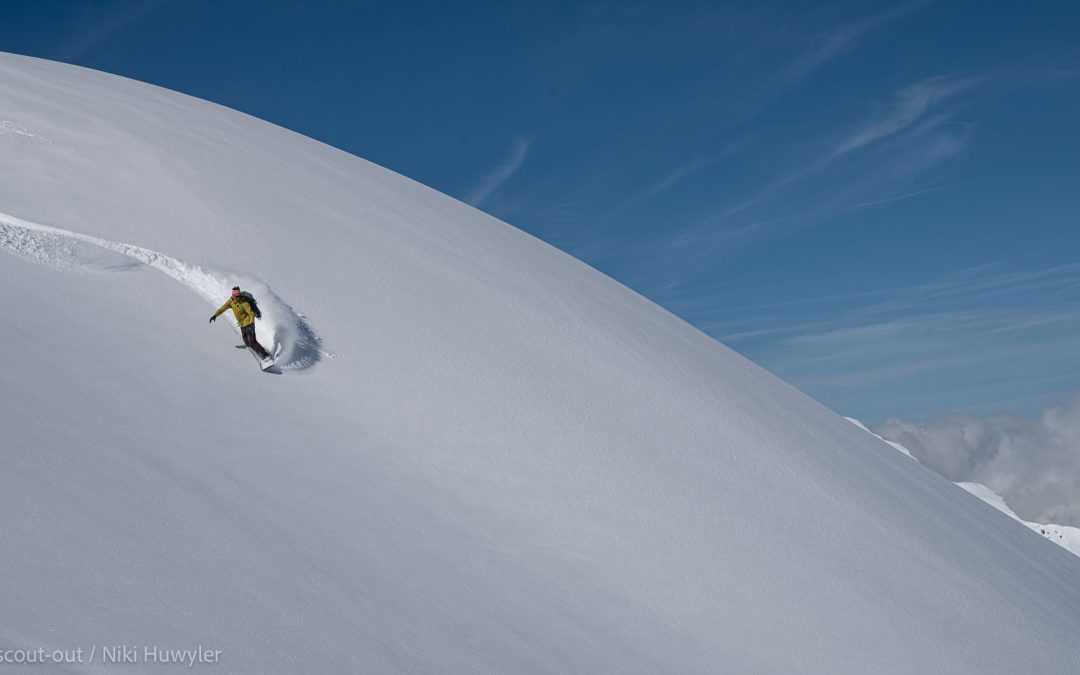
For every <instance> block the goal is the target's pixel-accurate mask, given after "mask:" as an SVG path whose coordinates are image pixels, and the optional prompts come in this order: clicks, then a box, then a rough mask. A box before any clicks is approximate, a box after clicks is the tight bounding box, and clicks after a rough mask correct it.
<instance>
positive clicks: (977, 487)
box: [844, 417, 1080, 556]
mask: <svg viewBox="0 0 1080 675" xmlns="http://www.w3.org/2000/svg"><path fill="white" fill-rule="evenodd" d="M844 419H846V420H847V421H849V422H851V423H852V424H854V425H855V426H857V427H859V428H860V429H862V430H863V431H865V432H866V433H868V434H872V435H873V436H876V437H877V438H880V439H881V440H882V441H884V442H885V443H888V444H889V445H891V446H892V447H894V448H896V449H897V450H899V451H900V452H902V453H904V454H905V455H907V456H908V457H911V458H912V459H915V456H914V455H912V454H911V452H910V451H909V450H908V449H907V448H905V447H904V446H903V445H901V444H899V443H896V442H895V441H890V440H886V439H884V438H882V437H881V436H878V435H877V434H875V433H874V432H873V431H870V429H868V428H867V427H866V425H865V424H863V423H862V422H860V421H859V420H857V419H855V418H853V417H845V418H844ZM915 461H916V462H918V461H919V460H918V459H915ZM956 484H957V485H959V486H960V487H962V488H964V489H965V490H967V491H968V492H970V493H971V494H973V495H975V496H976V497H978V498H979V499H981V500H983V501H984V502H986V503H987V504H989V505H990V506H993V507H994V508H995V509H997V510H998V511H1001V512H1002V513H1004V514H1005V515H1007V516H1009V517H1010V518H1012V519H1013V520H1015V521H1017V522H1018V523H1023V524H1024V525H1026V526H1028V527H1029V528H1030V529H1032V530H1034V531H1035V532H1038V533H1039V534H1041V535H1042V536H1044V537H1046V538H1047V539H1049V540H1050V541H1052V542H1054V543H1055V544H1057V545H1059V546H1061V547H1062V548H1064V549H1065V550H1066V551H1068V552H1070V553H1072V554H1073V555H1076V556H1080V528H1078V527H1071V526H1069V525H1052V524H1051V525H1042V524H1039V523H1030V522H1028V521H1026V520H1023V519H1022V518H1020V516H1018V515H1016V514H1015V513H1013V510H1012V509H1010V508H1009V505H1008V504H1006V503H1005V499H1004V498H1003V497H1002V496H1001V495H999V494H998V493H996V492H994V491H993V490H991V489H990V488H988V487H986V486H985V485H983V484H981V483H963V482H961V483H956Z"/></svg>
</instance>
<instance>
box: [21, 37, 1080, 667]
mask: <svg viewBox="0 0 1080 675" xmlns="http://www.w3.org/2000/svg"><path fill="white" fill-rule="evenodd" d="M0 160H2V161H0V213H2V214H4V215H3V216H0V245H2V246H3V248H4V249H5V250H6V251H7V252H9V253H11V254H14V255H3V256H0V288H2V289H3V292H2V293H0V309H2V312H3V316H4V321H3V322H0V344H2V345H3V346H4V352H3V353H4V357H5V358H4V367H3V368H2V369H0V393H2V396H3V403H4V405H3V406H2V408H0V428H2V432H0V433H2V435H0V462H2V466H3V467H4V470H3V471H0V532H2V533H3V538H2V543H0V598H2V602H0V651H2V650H4V649H33V648H37V647H43V648H49V649H60V648H64V649H74V648H77V647H83V648H85V649H87V650H89V649H90V648H91V647H92V646H94V645H115V644H126V645H135V646H139V647H140V648H141V647H143V646H148V645H152V646H160V647H164V648H194V647H196V646H198V645H201V646H203V647H205V648H208V649H219V650H221V663H222V667H224V668H225V670H226V671H227V672H294V673H295V672H310V673H329V672H397V671H407V672H461V671H480V672H519V671H530V672H677V673H688V672H717V671H720V672H795V671H798V672H829V673H838V672H851V673H865V672H919V673H923V672H959V671H965V672H991V673H993V672H1001V673H1016V672H1045V673H1050V672H1060V673H1064V672H1075V671H1076V670H1077V668H1078V667H1080V643H1077V641H1076V640H1075V636H1076V635H1077V634H1080V559H1077V558H1076V557H1075V556H1072V555H1069V554H1068V553H1067V552H1065V551H1063V550H1061V549H1060V548H1059V547H1057V546H1054V545H1053V544H1051V543H1050V542H1047V541H1044V540H1042V538H1041V537H1039V536H1037V535H1036V534H1034V533H1032V532H1030V531H1028V530H1026V529H1025V528H1021V527H1017V526H1016V524H1015V523H1014V522H1013V521H1012V520H1010V519H1009V518H1007V517H1005V516H1004V515H1002V514H1000V513H998V512H997V511H995V510H994V509H992V508H991V507H989V506H987V505H985V504H983V503H982V502H981V501H979V500H978V499H976V498H974V497H972V496H970V495H968V494H967V493H965V492H963V491H961V490H957V489H955V486H953V485H952V484H951V483H949V482H948V481H946V480H945V479H943V478H940V477H938V476H936V475H935V474H933V473H932V472H930V471H929V470H927V469H925V468H924V467H921V466H920V465H918V464H917V463H915V462H912V461H911V460H910V459H908V458H907V457H903V456H902V455H900V454H899V453H897V452H894V451H893V450H892V449H890V448H889V447H887V446H885V445H884V444H881V443H878V442H877V441H876V440H874V439H873V438H872V437H870V436H868V435H867V434H865V433H864V432H862V431H860V430H859V429H857V428H855V427H854V426H852V425H850V424H849V423H848V422H846V421H845V420H844V419H843V418H841V417H839V416H837V415H835V414H833V413H832V412H830V411H828V410H826V409H825V408H823V407H822V406H820V405H819V404H817V403H815V402H814V401H812V400H810V399H809V398H807V397H806V396H804V395H802V394H801V393H799V392H798V391H796V390H794V389H793V388H791V387H789V386H788V385H786V384H784V383H783V382H781V381H779V380H777V379H776V378H774V377H772V376H771V375H769V374H768V373H766V372H765V371H763V370H762V369H760V368H758V367H757V366H755V365H754V364H752V363H750V362H748V361H746V360H745V359H743V358H741V357H739V356H738V355H736V354H735V353H734V352H732V351H730V350H728V349H726V348H725V347H723V346H722V345H720V344H718V343H716V342H715V341H713V340H711V339H710V338H708V337H707V336H705V335H703V334H702V333H700V332H699V331H697V330H695V329H693V328H692V327H690V326H689V325H687V324H686V323H684V322H682V321H680V320H679V319H677V318H676V317H674V316H672V315H670V314H669V313H667V312H665V311H663V310H662V309H660V308H658V307H657V306H655V305H653V304H651V303H649V302H648V301H646V300H644V299H643V298H641V297H639V296H637V295H635V294H634V293H632V292H631V291H629V290H627V289H626V288H624V287H622V286H620V285H619V284H617V283H615V282H614V281H612V280H610V279H608V278H606V277H604V276H603V275H601V274H599V273H598V272H596V271H594V270H592V269H590V268H589V267H587V266H585V265H583V264H582V263H580V262H578V261H576V260H574V259H572V258H570V257H569V256H566V255H564V254H562V253H560V252H558V251H556V250H554V249H552V248H550V247H549V246H547V245H545V244H543V243H542V242H539V241H537V240H536V239H533V238H531V237H529V236H527V235H525V234H523V233H521V232H519V231H517V230H515V229H513V228H512V227H510V226H508V225H506V224H503V223H501V222H499V221H497V220H495V219H493V218H491V217H488V216H486V215H484V214H482V213H480V212H478V211H476V210H474V209H472V208H470V207H468V206H466V205H464V204H461V203H459V202H457V201H455V200H453V199H450V198H448V197H446V196H444V195H441V194H438V193H436V192H434V191H432V190H430V189H427V188H425V187H423V186H421V185H418V184H416V183H414V182H412V181H410V180H408V179H406V178H403V177H401V176H398V175H395V174H393V173H391V172H388V171H386V170H383V169H381V168H379V167H376V166H373V165H371V164H369V163H367V162H365V161H363V160H360V159H357V158H356V157H352V156H350V155H348V154H345V153H343V152H340V151H337V150H334V149H333V148H329V147H327V146H325V145H321V144H319V143H316V142H314V141H311V140H310V139H306V138H303V137H301V136H299V135H296V134H293V133H291V132H288V131H285V130H283V129H280V128H277V127H274V126H272V125H269V124H266V123H263V122H260V121H258V120H256V119H253V118H251V117H248V116H245V115H242V114H239V113H236V112H233V111H230V110H227V109H223V108H221V107H219V106H215V105H212V104H209V103H206V102H203V101H199V100H195V99H191V98H188V97H185V96H181V95H178V94H176V93H172V92H168V91H164V90H161V89H158V88H155V87H151V86H147V85H144V84H140V83H136V82H132V81H129V80H124V79H122V78H117V77H112V76H108V75H105V74H101V73H96V72H92V71H87V70H83V69H79V68H74V67H69V66H64V65H59V64H54V63H48V62H42V61H38V60H34V59H29V58H24V57H16V56H10V55H0ZM235 282H239V283H240V285H242V286H250V287H252V288H253V289H255V291H256V293H257V294H258V295H259V296H260V298H266V299H267V304H268V306H269V310H270V311H269V312H268V319H267V321H265V322H263V323H261V324H260V325H259V331H260V337H267V338H272V339H271V340H270V341H272V342H273V343H275V344H276V345H277V346H278V348H280V349H281V350H282V354H283V357H284V358H283V360H284V362H285V367H283V370H282V373H283V374H282V375H278V376H273V375H267V374H263V373H260V372H259V371H258V369H257V368H256V364H255V363H254V362H253V361H252V359H251V358H250V357H249V356H247V355H246V354H244V353H243V352H242V351H241V350H236V349H233V348H232V346H233V345H234V344H237V343H238V341H239V338H238V336H237V335H235V331H234V334H230V333H229V329H228V328H227V322H225V321H218V322H217V323H215V324H213V325H208V324H207V319H208V317H209V315H210V313H211V312H212V311H213V310H214V309H215V308H216V307H217V305H218V304H219V303H220V301H222V300H224V298H225V296H226V294H227V292H228V288H229V287H230V286H232V285H233V284H234V283H235ZM332 356H336V357H335V358H331V357H332ZM98 658H99V659H100V654H99V656H98ZM143 666H146V664H143ZM70 669H71V670H74V671H76V672H98V671H107V670H109V668H108V667H107V666H105V665H102V664H101V663H100V661H99V662H95V663H87V662H85V661H84V662H83V663H79V664H73V665H72V666H71V668H70ZM35 672H42V669H41V668H40V667H38V668H37V669H36V670H35Z"/></svg>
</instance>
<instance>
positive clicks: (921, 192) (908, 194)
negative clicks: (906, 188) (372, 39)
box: [858, 180, 975, 208]
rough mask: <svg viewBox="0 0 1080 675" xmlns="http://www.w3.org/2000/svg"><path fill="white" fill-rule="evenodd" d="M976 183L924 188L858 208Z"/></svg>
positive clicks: (971, 181)
mask: <svg viewBox="0 0 1080 675" xmlns="http://www.w3.org/2000/svg"><path fill="white" fill-rule="evenodd" d="M974 182H975V181H973V180H962V181H959V182H956V183H949V184H948V185H938V186H936V187H929V188H923V189H921V190H913V191H911V192H905V193H904V194H902V195H896V196H895V197H888V198H887V199H875V200H874V201H871V202H863V203H862V204H858V206H859V207H860V208H861V207H866V206H878V205H880V204H891V203H893V202H899V201H903V200H904V199H911V198H912V197H919V196H921V195H928V194H931V193H933V192H941V191H942V190H951V189H953V188H958V187H962V186H964V185H971V184H972V183H974Z"/></svg>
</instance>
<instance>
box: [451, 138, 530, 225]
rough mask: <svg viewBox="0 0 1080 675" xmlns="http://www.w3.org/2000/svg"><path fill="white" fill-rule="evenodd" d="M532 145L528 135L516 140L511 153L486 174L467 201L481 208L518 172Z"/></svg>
mask: <svg viewBox="0 0 1080 675" xmlns="http://www.w3.org/2000/svg"><path fill="white" fill-rule="evenodd" d="M531 145H532V139H531V138H529V137H527V136H522V137H520V138H518V139H516V140H514V145H513V148H511V150H510V154H509V155H507V156H506V158H505V159H504V160H503V161H502V162H501V163H500V164H499V165H498V166H497V167H495V169H494V170H492V171H491V173H489V174H488V175H486V176H484V178H483V179H482V180H481V181H480V183H479V184H478V185H477V186H476V187H475V188H474V189H473V191H472V192H470V193H469V195H468V196H467V197H466V198H465V201H466V202H468V203H469V204H472V205H473V206H475V207H477V208H479V207H480V206H481V205H482V204H483V203H484V201H485V200H487V198H488V197H490V196H491V195H492V193H494V192H495V191H496V190H498V189H499V187H500V186H501V185H502V184H503V183H505V182H506V181H507V180H508V179H509V178H510V177H511V176H513V175H514V174H515V173H517V170H518V169H520V168H521V165H522V164H524V162H525V157H526V155H528V154H529V147H530V146H531Z"/></svg>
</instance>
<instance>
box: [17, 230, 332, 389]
mask: <svg viewBox="0 0 1080 675" xmlns="http://www.w3.org/2000/svg"><path fill="white" fill-rule="evenodd" d="M0 249H3V250H5V251H7V252H9V253H11V254H13V255H16V256H18V257H20V258H24V259H26V260H29V261H31V262H35V263H39V264H42V265H47V266H49V267H54V268H56V269H59V270H63V271H91V272H118V271H126V270H131V269H134V268H138V267H140V266H146V267H150V268H153V269H155V270H157V271H159V272H161V273H163V274H165V275H166V276H168V277H170V278H172V279H174V280H175V281H178V282H180V283H181V284H183V285H184V286H186V287H188V288H189V289H191V290H192V291H194V292H195V293H197V294H198V295H200V296H201V297H202V298H203V299H205V300H207V301H208V302H209V303H211V304H212V305H213V307H215V308H216V307H217V306H218V305H219V304H220V302H221V298H222V297H223V296H226V295H227V293H228V289H229V288H231V287H233V286H241V287H243V288H246V289H248V290H251V291H252V293H253V294H254V295H255V297H257V298H258V299H259V309H260V310H262V314H263V316H262V320H261V326H260V334H261V335H260V337H261V336H262V335H265V336H267V337H266V338H263V339H266V342H267V348H268V349H269V350H270V351H271V352H273V353H277V354H278V361H277V362H276V363H275V367H277V368H280V369H281V372H283V373H288V372H298V371H303V370H307V369H309V368H312V367H313V366H314V365H315V364H316V363H318V362H319V361H321V360H322V359H324V358H334V354H332V353H331V352H328V351H325V350H324V349H323V348H322V338H321V337H319V336H318V334H317V333H316V332H315V330H314V329H313V328H312V327H311V325H310V324H309V323H308V322H307V319H305V318H304V316H303V315H302V314H300V313H298V312H297V311H296V310H294V309H293V308H292V307H291V306H289V304H288V303H286V302H285V301H284V300H282V299H281V298H280V297H279V296H278V295H277V293H275V292H274V291H273V289H271V288H270V286H269V285H268V284H267V283H265V282H264V281H262V280H261V279H259V278H257V277H253V276H251V275H247V274H242V273H231V272H224V271H220V270H213V269H209V268H205V267H202V266H200V265H195V264H192V263H188V262H184V261H182V260H179V259H177V258H173V257H172V256H168V255H165V254H163V253H159V252H157V251H153V250H150V249H148V248H143V247H141V246H135V245H132V244H125V243H123V242H117V241H109V240H108V239H101V238H99V237H93V236H90V235H86V234H80V233H78V232H71V231H69V230H64V229H61V228H58V227H52V226H49V225H41V224H38V223H32V222H30V221H26V220H22V219H21V218H16V217H14V216H10V215H7V214H5V213H0ZM234 330H236V331H237V333H239V329H237V328H236V327H235V326H234Z"/></svg>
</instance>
